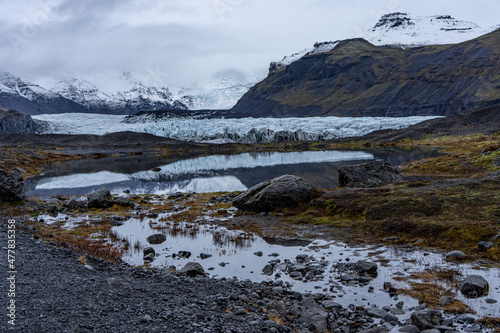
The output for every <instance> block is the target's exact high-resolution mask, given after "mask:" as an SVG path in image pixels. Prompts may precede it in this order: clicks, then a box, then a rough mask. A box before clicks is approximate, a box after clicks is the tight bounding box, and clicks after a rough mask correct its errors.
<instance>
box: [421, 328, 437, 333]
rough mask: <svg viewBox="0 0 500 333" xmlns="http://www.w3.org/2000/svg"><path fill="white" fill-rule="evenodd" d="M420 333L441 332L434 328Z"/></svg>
mask: <svg viewBox="0 0 500 333" xmlns="http://www.w3.org/2000/svg"><path fill="white" fill-rule="evenodd" d="M420 333H441V331H440V330H437V329H435V328H431V329H429V330H423V331H421V332H420Z"/></svg>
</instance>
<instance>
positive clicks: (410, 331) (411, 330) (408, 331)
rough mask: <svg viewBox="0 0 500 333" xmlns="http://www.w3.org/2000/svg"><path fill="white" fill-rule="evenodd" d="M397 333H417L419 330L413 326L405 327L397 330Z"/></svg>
mask: <svg viewBox="0 0 500 333" xmlns="http://www.w3.org/2000/svg"><path fill="white" fill-rule="evenodd" d="M399 332H402V333H419V332H420V330H419V329H418V327H417V326H415V325H405V326H403V327H401V328H400V329H399Z"/></svg>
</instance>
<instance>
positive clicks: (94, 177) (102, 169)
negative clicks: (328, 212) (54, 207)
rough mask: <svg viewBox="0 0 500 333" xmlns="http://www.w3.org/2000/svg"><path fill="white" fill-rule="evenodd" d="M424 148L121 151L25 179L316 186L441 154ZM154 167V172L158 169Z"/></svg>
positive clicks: (156, 188) (120, 185)
mask: <svg viewBox="0 0 500 333" xmlns="http://www.w3.org/2000/svg"><path fill="white" fill-rule="evenodd" d="M438 154H439V153H438V152H437V151H432V150H431V151H423V150H421V149H413V150H397V149H377V150H366V151H304V152H270V153H245V154H239V155H211V156H202V157H196V158H189V159H183V160H168V159H166V158H161V157H158V156H146V155H144V156H121V157H106V158H100V159H85V160H77V161H70V162H66V163H56V164H53V165H49V166H48V167H47V169H48V171H47V172H46V173H45V174H44V175H42V176H40V177H36V178H32V179H29V180H27V181H26V190H27V194H28V195H30V196H40V197H49V196H51V195H85V194H88V193H91V192H94V191H97V190H100V189H103V188H107V189H109V190H110V191H111V193H115V194H117V193H120V192H123V191H124V190H130V191H131V193H132V194H146V193H147V194H159V195H161V194H170V193H175V192H195V193H207V192H226V191H244V190H246V189H247V188H249V187H251V186H253V185H256V184H258V183H260V182H262V181H265V180H269V179H272V178H274V177H278V176H281V175H283V174H293V175H297V176H300V177H304V178H305V179H307V180H308V181H309V182H310V183H311V184H313V185H314V186H316V187H322V188H334V187H337V186H338V173H337V169H338V167H339V166H342V165H346V164H357V163H363V162H369V161H371V160H373V159H376V158H382V159H386V160H388V161H390V162H391V163H392V164H393V165H401V164H404V163H407V162H409V161H412V160H416V159H421V158H426V157H433V156H437V155H438ZM153 170H154V171H153Z"/></svg>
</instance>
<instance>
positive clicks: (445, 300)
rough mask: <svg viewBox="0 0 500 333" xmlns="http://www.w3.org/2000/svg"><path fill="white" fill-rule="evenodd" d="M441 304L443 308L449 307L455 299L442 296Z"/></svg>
mask: <svg viewBox="0 0 500 333" xmlns="http://www.w3.org/2000/svg"><path fill="white" fill-rule="evenodd" d="M440 302H441V305H442V306H447V305H450V304H451V303H453V297H452V296H441V298H440Z"/></svg>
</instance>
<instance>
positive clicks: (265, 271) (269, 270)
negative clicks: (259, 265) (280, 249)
mask: <svg viewBox="0 0 500 333" xmlns="http://www.w3.org/2000/svg"><path fill="white" fill-rule="evenodd" d="M273 271H274V269H273V266H271V265H266V266H264V268H263V269H262V273H263V274H265V275H272V274H273Z"/></svg>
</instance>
